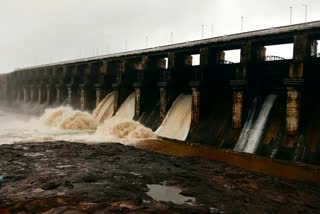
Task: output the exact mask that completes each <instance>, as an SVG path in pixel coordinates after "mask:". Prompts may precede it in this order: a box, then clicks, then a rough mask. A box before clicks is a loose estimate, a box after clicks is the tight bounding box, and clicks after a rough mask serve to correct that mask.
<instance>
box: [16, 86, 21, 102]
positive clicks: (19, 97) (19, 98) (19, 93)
mask: <svg viewBox="0 0 320 214" xmlns="http://www.w3.org/2000/svg"><path fill="white" fill-rule="evenodd" d="M20 100H21V90H20V88H19V87H18V88H17V99H16V101H17V102H18V103H19V102H20Z"/></svg>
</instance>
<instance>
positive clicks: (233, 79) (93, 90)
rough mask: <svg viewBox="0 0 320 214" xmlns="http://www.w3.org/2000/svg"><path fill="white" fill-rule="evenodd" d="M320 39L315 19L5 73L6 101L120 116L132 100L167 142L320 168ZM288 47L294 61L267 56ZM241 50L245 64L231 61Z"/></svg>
mask: <svg viewBox="0 0 320 214" xmlns="http://www.w3.org/2000/svg"><path fill="white" fill-rule="evenodd" d="M319 39H320V22H310V23H305V24H299V25H291V26H285V27H279V28H271V29H266V30H260V31H253V32H247V33H241V34H235V35H229V36H222V37H216V38H211V39H205V40H199V41H193V42H187V43H180V44H174V45H169V46H162V47H157V48H150V49H144V50H138V51H131V52H125V53H119V54H111V55H105V56H99V57H92V58H86V59H79V60H74V61H67V62H60V63H53V64H48V65H42V66H35V67H29V68H22V69H17V70H15V71H13V72H11V73H8V74H4V75H1V76H0V91H1V93H0V99H1V100H2V101H5V102H7V103H8V104H9V105H15V104H16V103H38V104H39V105H46V106H60V105H70V106H72V107H73V108H75V109H79V110H82V111H90V112H92V111H93V110H94V109H95V108H96V107H97V106H99V104H100V105H101V102H102V103H107V104H108V108H109V107H110V106H112V108H113V111H111V110H110V109H109V110H108V112H109V113H108V114H113V115H117V112H118V110H119V108H120V106H121V104H123V103H124V102H125V101H126V100H127V98H128V97H129V96H130V97H131V96H132V99H130V100H131V102H132V105H128V106H132V108H134V109H131V110H132V112H131V113H130V115H132V117H133V119H134V120H136V121H139V122H140V123H142V124H143V125H144V126H146V127H148V128H150V129H152V130H153V131H156V130H158V131H157V132H159V133H160V132H161V133H168V132H170V134H167V135H165V136H164V137H170V138H172V139H178V140H185V139H186V141H188V142H192V143H198V144H207V145H212V146H215V147H220V148H227V149H234V148H235V149H236V150H238V151H240V152H248V153H255V154H257V155H261V156H266V157H272V158H279V159H285V160H293V161H304V162H307V163H317V164H319V163H320V135H319V131H320V108H319V107H320V95H319V92H318V87H317V85H318V79H319V78H320V74H319V70H320V57H319V56H318V54H317V53H318V51H317V47H318V45H317V40H319ZM288 43H292V44H293V47H294V48H293V57H292V59H283V58H281V57H275V56H267V55H266V48H265V47H266V46H270V45H278V44H288ZM234 49H240V53H241V54H240V62H238V63H232V62H228V61H226V60H225V51H228V50H234ZM194 55H199V56H200V63H199V64H197V65H195V64H194V63H193V56H194ZM270 97H271V98H272V99H270ZM183 98H185V99H183ZM127 102H128V101H127ZM177 106H180V107H177ZM100 108H102V106H100V107H99V108H98V109H100ZM99 111H100V110H99ZM110 112H111V113H110ZM125 113H128V112H124V113H123V114H125ZM96 114H99V112H96ZM100 114H101V115H100V116H101V117H102V116H103V113H100ZM109 116H110V115H109ZM249 123H250V124H252V125H250V124H249ZM254 124H255V125H254ZM170 127H172V129H170ZM179 127H180V128H179ZM244 129H247V130H244ZM173 130H175V132H173ZM175 133H176V134H175ZM242 138H243V139H244V138H245V139H246V140H243V139H242ZM239 140H241V141H243V142H244V144H249V145H247V146H245V147H246V148H249V149H240V150H239V146H238V147H237V146H236V145H237V142H238V143H239ZM252 143H254V145H251V144H252Z"/></svg>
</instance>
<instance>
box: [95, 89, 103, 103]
mask: <svg viewBox="0 0 320 214" xmlns="http://www.w3.org/2000/svg"><path fill="white" fill-rule="evenodd" d="M101 90H102V89H101V88H100V87H97V88H96V107H97V106H98V105H99V103H100V102H101V101H102V91H101Z"/></svg>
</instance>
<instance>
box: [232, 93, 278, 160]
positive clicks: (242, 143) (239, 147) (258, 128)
mask: <svg viewBox="0 0 320 214" xmlns="http://www.w3.org/2000/svg"><path fill="white" fill-rule="evenodd" d="M276 99H277V95H274V94H271V95H268V97H267V98H266V100H265V101H264V103H263V104H262V107H261V110H260V112H259V116H258V118H257V119H256V120H255V121H253V119H254V114H255V111H256V105H257V104H256V100H255V101H254V104H253V107H252V109H251V110H250V113H249V117H248V120H247V121H246V124H245V126H244V128H243V129H242V132H241V135H240V138H239V140H238V142H237V144H236V146H235V148H234V150H235V151H239V152H246V153H252V154H254V153H255V152H256V150H257V149H258V146H259V143H260V140H261V137H262V135H263V131H264V129H265V126H266V124H267V121H268V118H269V114H270V111H271V109H272V107H273V105H274V102H275V101H276Z"/></svg>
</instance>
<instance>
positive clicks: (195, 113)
mask: <svg viewBox="0 0 320 214" xmlns="http://www.w3.org/2000/svg"><path fill="white" fill-rule="evenodd" d="M191 91H192V106H191V128H195V127H196V126H198V124H199V122H200V91H199V88H198V87H193V88H191Z"/></svg>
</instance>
